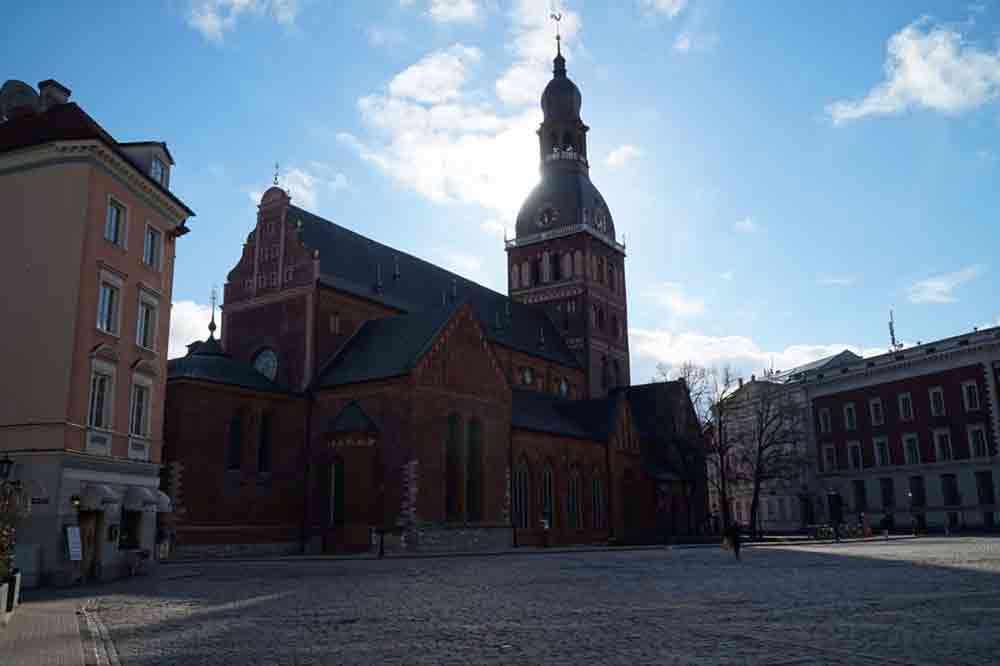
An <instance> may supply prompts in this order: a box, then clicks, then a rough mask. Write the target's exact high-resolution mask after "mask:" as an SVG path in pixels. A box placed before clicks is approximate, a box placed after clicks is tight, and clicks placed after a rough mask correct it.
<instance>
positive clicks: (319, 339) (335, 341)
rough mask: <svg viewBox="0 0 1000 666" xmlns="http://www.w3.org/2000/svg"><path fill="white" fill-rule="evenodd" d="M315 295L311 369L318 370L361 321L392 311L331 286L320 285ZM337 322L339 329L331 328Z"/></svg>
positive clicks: (376, 317)
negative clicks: (313, 365)
mask: <svg viewBox="0 0 1000 666" xmlns="http://www.w3.org/2000/svg"><path fill="white" fill-rule="evenodd" d="M318 294H319V308H318V311H317V316H316V334H315V340H316V354H315V362H316V369H315V372H319V371H320V369H322V367H323V365H324V364H325V363H327V362H328V361H329V360H330V359H331V358H332V357H333V355H334V354H335V353H336V352H337V351H338V350H339V349H340V348H341V346H343V344H344V343H345V342H347V340H348V339H349V338H350V337H351V336H352V335H354V333H355V332H356V331H357V330H358V328H359V327H360V326H361V324H363V323H364V322H365V321H367V320H369V319H378V318H380V317H386V316H388V315H391V314H396V311H394V310H392V309H391V308H388V307H385V306H383V305H379V304H378V303H374V302H372V301H367V300H364V299H361V298H356V297H353V296H350V295H348V294H345V293H344V292H341V291H337V290H334V289H329V288H324V287H320V289H319V292H318ZM334 320H336V323H335V321H334ZM337 324H339V328H338V329H336V330H335V328H334V327H335V326H336V325H337Z"/></svg>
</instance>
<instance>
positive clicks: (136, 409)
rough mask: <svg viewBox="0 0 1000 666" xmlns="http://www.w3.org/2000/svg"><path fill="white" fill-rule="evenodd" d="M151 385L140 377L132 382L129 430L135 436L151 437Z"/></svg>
mask: <svg viewBox="0 0 1000 666" xmlns="http://www.w3.org/2000/svg"><path fill="white" fill-rule="evenodd" d="M150 394H151V391H150V386H149V385H148V384H147V383H146V382H144V381H142V380H139V379H138V378H136V379H134V380H133V383H132V396H131V399H130V400H129V410H128V411H129V415H128V432H129V434H130V435H132V436H133V437H149V399H150Z"/></svg>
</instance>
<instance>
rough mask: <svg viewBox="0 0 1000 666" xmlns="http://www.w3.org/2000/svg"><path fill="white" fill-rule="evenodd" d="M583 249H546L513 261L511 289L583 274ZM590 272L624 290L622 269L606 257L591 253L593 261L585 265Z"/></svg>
mask: <svg viewBox="0 0 1000 666" xmlns="http://www.w3.org/2000/svg"><path fill="white" fill-rule="evenodd" d="M586 263H587V262H586V261H585V259H584V256H583V252H582V251H580V250H576V251H575V252H573V253H572V254H571V253H569V252H543V253H542V255H541V257H538V258H535V259H531V260H527V261H522V262H521V263H520V264H516V263H515V264H513V265H512V266H511V267H510V286H511V289H520V288H522V287H524V288H527V287H531V286H536V285H539V284H546V283H549V282H559V281H561V280H569V279H571V278H573V277H578V278H580V277H583V273H584V265H585V264H586ZM586 268H587V275H588V277H590V278H591V279H592V280H595V281H597V282H600V283H601V284H604V285H607V287H608V289H610V290H611V291H613V292H615V293H619V291H623V287H624V285H623V284H622V281H621V280H620V279H619V269H618V268H617V267H616V266H615V265H614V264H613V263H612V262H610V261H608V260H606V259H605V258H604V257H597V256H596V255H591V257H590V263H589V265H587V266H586Z"/></svg>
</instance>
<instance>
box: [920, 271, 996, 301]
mask: <svg viewBox="0 0 1000 666" xmlns="http://www.w3.org/2000/svg"><path fill="white" fill-rule="evenodd" d="M985 270H986V269H985V267H984V266H982V265H979V264H976V265H973V266H967V267H965V268H963V269H961V270H958V271H955V272H953V273H942V274H940V275H933V276H931V277H929V278H926V279H924V280H919V281H917V282H915V283H913V284H912V285H910V288H909V299H910V302H911V303H954V302H955V294H954V291H955V289H957V288H958V287H959V286H961V285H962V284H964V283H966V282H968V281H970V280H974V279H975V278H977V277H979V276H980V275H982V274H983V272H984V271H985Z"/></svg>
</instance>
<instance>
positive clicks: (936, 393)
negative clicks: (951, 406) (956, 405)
mask: <svg viewBox="0 0 1000 666" xmlns="http://www.w3.org/2000/svg"><path fill="white" fill-rule="evenodd" d="M930 398H931V416H944V389H942V388H941V387H940V386H935V387H934V388H932V389H931V390H930Z"/></svg>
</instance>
